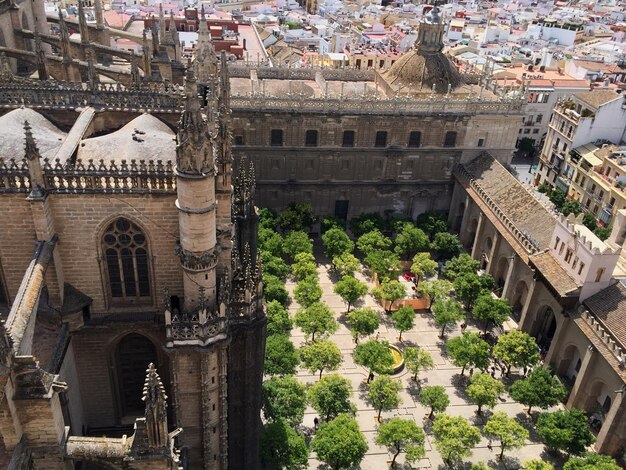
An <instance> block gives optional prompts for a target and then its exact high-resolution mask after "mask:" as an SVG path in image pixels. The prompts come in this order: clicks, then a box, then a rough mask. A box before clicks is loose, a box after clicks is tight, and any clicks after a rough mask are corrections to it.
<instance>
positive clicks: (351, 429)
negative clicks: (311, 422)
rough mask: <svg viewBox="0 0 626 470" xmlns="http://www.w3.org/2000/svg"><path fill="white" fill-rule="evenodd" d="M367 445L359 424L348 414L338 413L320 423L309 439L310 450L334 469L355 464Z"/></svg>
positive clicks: (347, 467) (359, 460) (363, 454)
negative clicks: (327, 420)
mask: <svg viewBox="0 0 626 470" xmlns="http://www.w3.org/2000/svg"><path fill="white" fill-rule="evenodd" d="M368 448H369V446H368V445H367V441H366V440H365V436H364V435H363V433H362V432H361V431H360V430H359V424H358V423H357V422H356V420H355V419H354V418H353V417H351V416H350V415H348V414H340V415H339V416H337V417H336V418H335V419H333V420H332V421H329V422H327V423H322V424H321V425H320V427H319V429H318V430H317V432H316V433H315V437H313V439H312V440H311V450H313V451H314V452H315V453H317V457H318V459H319V460H321V461H322V462H325V463H327V464H328V465H330V466H331V467H332V468H333V469H334V470H340V469H349V468H351V467H353V466H357V465H358V464H359V463H360V462H361V460H363V457H365V453H366V452H367V450H368Z"/></svg>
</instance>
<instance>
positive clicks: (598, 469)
mask: <svg viewBox="0 0 626 470" xmlns="http://www.w3.org/2000/svg"><path fill="white" fill-rule="evenodd" d="M621 468H622V467H620V466H619V465H618V464H617V462H616V461H615V459H614V458H613V457H610V456H608V455H602V454H593V453H587V454H585V455H583V456H582V457H573V458H571V459H569V460H568V461H567V462H565V465H564V466H563V470H620V469H621Z"/></svg>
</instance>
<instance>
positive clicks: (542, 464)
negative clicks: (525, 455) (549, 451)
mask: <svg viewBox="0 0 626 470" xmlns="http://www.w3.org/2000/svg"><path fill="white" fill-rule="evenodd" d="M522 468H523V469H524V470H554V465H552V464H551V463H550V462H546V461H544V460H527V461H526V462H524V466H523V467H522ZM589 470H591V469H589Z"/></svg>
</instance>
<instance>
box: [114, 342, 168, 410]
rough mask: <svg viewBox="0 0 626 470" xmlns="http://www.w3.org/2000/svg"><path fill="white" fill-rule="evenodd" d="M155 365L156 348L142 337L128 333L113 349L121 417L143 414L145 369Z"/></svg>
mask: <svg viewBox="0 0 626 470" xmlns="http://www.w3.org/2000/svg"><path fill="white" fill-rule="evenodd" d="M151 362H152V363H155V364H157V363H158V361H157V354H156V348H155V347H154V344H153V343H152V341H150V340H149V339H148V338H146V337H145V336H143V335H140V334H137V333H130V334H128V335H126V336H124V337H123V338H122V339H121V340H120V342H119V343H118V345H117V348H116V349H115V364H116V369H117V388H118V396H119V402H120V412H121V415H122V416H136V415H141V414H143V412H144V404H143V401H142V400H141V398H142V395H143V385H144V380H145V377H146V369H147V368H148V364H150V363H151Z"/></svg>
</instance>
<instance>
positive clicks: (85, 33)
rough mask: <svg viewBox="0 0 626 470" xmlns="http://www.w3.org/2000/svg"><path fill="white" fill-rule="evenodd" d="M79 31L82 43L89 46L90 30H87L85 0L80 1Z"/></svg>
mask: <svg viewBox="0 0 626 470" xmlns="http://www.w3.org/2000/svg"><path fill="white" fill-rule="evenodd" d="M78 29H79V30H80V42H82V43H83V44H89V29H88V28H87V19H86V18H85V10H84V9H83V0H78Z"/></svg>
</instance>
